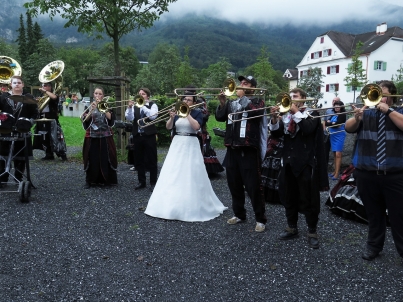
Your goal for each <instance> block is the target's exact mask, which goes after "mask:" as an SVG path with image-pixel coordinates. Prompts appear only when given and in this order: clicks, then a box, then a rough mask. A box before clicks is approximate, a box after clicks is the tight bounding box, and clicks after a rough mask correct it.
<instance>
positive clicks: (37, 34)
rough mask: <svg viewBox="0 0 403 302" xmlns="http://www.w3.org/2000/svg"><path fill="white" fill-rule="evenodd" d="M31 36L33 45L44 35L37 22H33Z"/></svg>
mask: <svg viewBox="0 0 403 302" xmlns="http://www.w3.org/2000/svg"><path fill="white" fill-rule="evenodd" d="M33 36H34V41H35V46H36V44H37V43H38V41H39V40H40V39H43V38H44V36H43V34H42V29H41V27H40V26H39V24H38V22H35V24H34V30H33Z"/></svg>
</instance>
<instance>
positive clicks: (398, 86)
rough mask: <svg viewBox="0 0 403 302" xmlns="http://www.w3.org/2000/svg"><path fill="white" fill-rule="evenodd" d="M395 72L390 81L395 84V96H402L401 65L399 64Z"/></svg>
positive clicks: (402, 72)
mask: <svg viewBox="0 0 403 302" xmlns="http://www.w3.org/2000/svg"><path fill="white" fill-rule="evenodd" d="M396 71H397V74H395V75H394V76H392V81H393V82H394V83H395V86H396V89H397V94H402V95H403V65H402V64H400V68H399V69H398V70H396Z"/></svg>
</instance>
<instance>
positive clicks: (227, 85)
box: [224, 78, 236, 96]
mask: <svg viewBox="0 0 403 302" xmlns="http://www.w3.org/2000/svg"><path fill="white" fill-rule="evenodd" d="M235 90H236V83H235V80H234V79H231V78H228V79H226V80H225V81H224V94H225V95H226V96H231V95H233V94H234V93H235Z"/></svg>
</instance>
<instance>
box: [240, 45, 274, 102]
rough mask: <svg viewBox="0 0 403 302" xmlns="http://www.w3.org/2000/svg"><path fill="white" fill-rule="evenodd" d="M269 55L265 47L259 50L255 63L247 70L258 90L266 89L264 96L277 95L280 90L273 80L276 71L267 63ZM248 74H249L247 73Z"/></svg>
mask: <svg viewBox="0 0 403 302" xmlns="http://www.w3.org/2000/svg"><path fill="white" fill-rule="evenodd" d="M269 56H270V53H269V52H268V50H267V47H266V46H262V47H261V49H260V55H259V56H258V57H257V62H256V63H254V64H253V65H252V66H251V67H250V68H248V69H249V70H251V74H253V75H254V77H255V79H256V81H257V83H258V87H259V88H264V89H266V96H269V95H277V94H278V93H279V92H280V88H279V87H278V86H277V84H276V83H274V81H273V79H274V77H275V76H276V71H275V70H274V69H273V67H272V65H271V63H270V61H269ZM248 74H249V73H248Z"/></svg>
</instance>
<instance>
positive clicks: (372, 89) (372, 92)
mask: <svg viewBox="0 0 403 302" xmlns="http://www.w3.org/2000/svg"><path fill="white" fill-rule="evenodd" d="M385 96H389V97H400V96H401V95H399V94H386V93H383V92H382V88H381V86H379V85H377V84H368V85H365V86H364V88H362V89H361V92H360V98H361V100H362V101H363V103H364V106H367V107H374V106H376V105H378V104H379V103H380V102H381V100H382V98H383V97H385ZM346 106H351V104H350V105H345V107H346ZM332 108H334V107H329V108H321V109H320V110H324V109H332ZM374 109H377V108H366V109H364V111H365V110H374ZM353 112H354V110H351V111H346V112H338V113H332V114H325V115H318V116H313V118H320V117H326V116H332V115H340V114H349V113H353Z"/></svg>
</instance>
